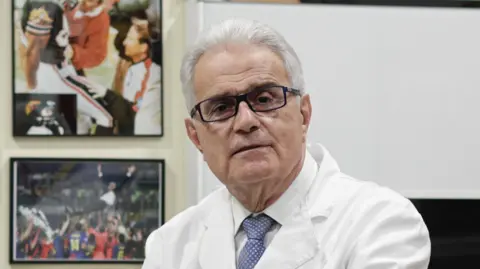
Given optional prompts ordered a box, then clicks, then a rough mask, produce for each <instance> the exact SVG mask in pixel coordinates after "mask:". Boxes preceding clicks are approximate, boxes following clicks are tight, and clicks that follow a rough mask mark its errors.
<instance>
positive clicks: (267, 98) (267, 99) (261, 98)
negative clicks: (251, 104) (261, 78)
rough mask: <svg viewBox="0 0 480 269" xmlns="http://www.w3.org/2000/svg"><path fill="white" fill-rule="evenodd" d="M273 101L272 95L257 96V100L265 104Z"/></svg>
mask: <svg viewBox="0 0 480 269" xmlns="http://www.w3.org/2000/svg"><path fill="white" fill-rule="evenodd" d="M271 101H272V97H271V96H266V95H264V96H258V97H257V102H258V103H263V104H265V103H268V102H271Z"/></svg>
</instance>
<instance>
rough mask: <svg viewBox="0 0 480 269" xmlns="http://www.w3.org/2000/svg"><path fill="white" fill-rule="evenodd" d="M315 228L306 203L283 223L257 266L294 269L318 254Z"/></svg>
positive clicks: (260, 267)
mask: <svg viewBox="0 0 480 269" xmlns="http://www.w3.org/2000/svg"><path fill="white" fill-rule="evenodd" d="M318 251H319V249H318V242H317V239H316V237H315V230H314V226H313V223H312V220H311V216H310V215H309V213H308V209H306V208H305V205H302V206H300V207H299V208H298V209H297V211H296V212H294V213H293V214H292V216H291V218H289V220H288V223H285V225H282V227H281V228H280V230H279V231H278V232H277V234H276V235H275V237H274V238H273V240H272V242H271V243H270V245H269V246H268V247H267V249H266V250H265V253H264V254H263V256H262V258H261V259H260V261H259V263H258V264H257V266H256V267H255V268H258V269H267V268H268V269H270V268H275V269H294V268H298V267H299V266H301V265H302V264H304V263H306V262H308V261H309V260H311V259H313V258H314V257H315V256H316V255H317V254H318Z"/></svg>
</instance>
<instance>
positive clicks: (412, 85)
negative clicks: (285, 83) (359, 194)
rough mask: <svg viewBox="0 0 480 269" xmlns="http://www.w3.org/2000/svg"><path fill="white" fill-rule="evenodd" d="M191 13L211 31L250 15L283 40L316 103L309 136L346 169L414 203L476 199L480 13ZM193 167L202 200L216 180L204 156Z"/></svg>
mask: <svg viewBox="0 0 480 269" xmlns="http://www.w3.org/2000/svg"><path fill="white" fill-rule="evenodd" d="M190 9H195V10H196V11H197V12H199V13H200V15H199V18H200V20H201V23H200V25H204V26H205V27H208V25H211V24H212V23H217V22H219V21H221V20H222V19H226V18H230V17H244V18H251V19H259V20H261V21H262V22H266V23H269V24H271V25H272V26H273V27H275V28H276V29H278V30H279V31H280V32H281V33H282V34H284V36H285V37H286V38H287V40H288V41H289V42H290V43H291V44H292V45H293V47H294V48H295V49H296V51H297V53H298V54H299V57H300V58H301V60H302V62H303V66H304V72H305V78H306V82H307V90H308V91H309V92H310V93H311V96H312V100H313V109H314V116H313V125H312V127H311V130H310V133H309V139H310V141H311V142H321V143H323V144H324V145H325V146H326V147H327V148H328V149H329V150H330V151H331V153H332V154H333V155H334V157H335V158H336V159H337V161H338V162H339V164H340V167H341V168H342V169H343V171H344V172H346V173H348V174H350V175H352V176H354V177H357V178H359V179H364V180H372V181H376V182H378V183H380V184H382V185H386V186H389V187H391V188H393V189H395V190H397V191H399V192H401V193H402V194H404V195H406V196H409V197H444V198H448V197H476V198H478V197H480V180H479V179H480V165H478V163H479V161H480V154H479V152H480V142H479V139H480V125H479V120H478V117H479V115H480V105H478V104H479V102H480V101H479V100H480V75H478V72H479V71H480V52H479V48H480V35H479V34H478V25H480V12H479V10H465V9H445V8H432V9H429V8H392V7H366V6H365V7H355V6H350V7H345V6H324V5H265V4H246V3H238V4H234V3H202V4H198V5H195V7H192V6H191V7H190ZM199 28H201V27H199ZM197 30H198V29H197ZM192 165H193V164H192ZM192 165H190V166H192ZM196 165H200V167H201V168H200V170H201V171H200V175H199V178H198V179H197V182H195V183H194V184H196V185H197V186H200V187H201V191H199V197H198V198H200V197H203V196H204V195H206V194H207V193H208V192H210V191H211V190H212V189H214V188H215V186H217V185H218V184H219V183H218V181H217V180H216V179H215V177H214V176H213V174H211V171H209V169H208V167H207V166H206V165H205V164H203V162H202V160H201V159H198V160H197V164H196Z"/></svg>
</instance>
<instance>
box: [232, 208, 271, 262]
mask: <svg viewBox="0 0 480 269" xmlns="http://www.w3.org/2000/svg"><path fill="white" fill-rule="evenodd" d="M274 223H275V220H273V219H272V218H270V217H269V216H267V215H265V214H260V215H258V216H256V217H253V216H250V217H248V218H246V219H245V220H244V221H243V223H242V226H243V229H244V230H245V232H246V233H247V238H248V240H247V243H246V244H245V246H244V247H243V249H242V251H241V252H240V257H239V259H238V269H252V268H254V267H255V265H256V264H257V262H258V261H259V260H260V257H262V255H263V252H264V251H265V245H264V238H265V234H267V232H268V231H269V230H270V228H271V227H272V225H273V224H274Z"/></svg>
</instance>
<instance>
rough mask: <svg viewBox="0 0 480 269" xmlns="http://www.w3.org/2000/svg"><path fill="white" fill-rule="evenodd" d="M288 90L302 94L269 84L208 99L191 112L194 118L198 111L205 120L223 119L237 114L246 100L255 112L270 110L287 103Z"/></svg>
mask: <svg viewBox="0 0 480 269" xmlns="http://www.w3.org/2000/svg"><path fill="white" fill-rule="evenodd" d="M287 92H290V93H292V94H294V95H297V96H299V95H301V93H300V91H299V90H296V89H292V88H288V87H285V86H278V85H273V86H272V85H268V86H263V87H260V88H257V89H255V90H253V91H250V92H248V93H245V94H241V95H237V96H222V97H214V98H210V99H206V100H203V101H201V102H200V103H198V104H196V105H195V107H194V108H193V109H192V111H191V112H190V116H191V117H192V118H193V117H194V116H195V113H196V112H197V111H198V114H199V115H200V118H201V119H202V121H204V122H214V121H222V120H226V119H228V118H231V117H233V116H235V115H237V112H238V106H239V105H240V103H241V102H242V101H245V102H246V103H247V105H248V107H249V108H250V109H251V110H252V111H254V112H268V111H272V110H276V109H279V108H282V107H284V106H285V105H286V104H287Z"/></svg>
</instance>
